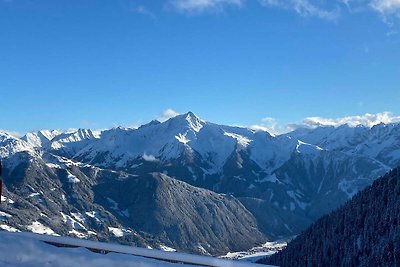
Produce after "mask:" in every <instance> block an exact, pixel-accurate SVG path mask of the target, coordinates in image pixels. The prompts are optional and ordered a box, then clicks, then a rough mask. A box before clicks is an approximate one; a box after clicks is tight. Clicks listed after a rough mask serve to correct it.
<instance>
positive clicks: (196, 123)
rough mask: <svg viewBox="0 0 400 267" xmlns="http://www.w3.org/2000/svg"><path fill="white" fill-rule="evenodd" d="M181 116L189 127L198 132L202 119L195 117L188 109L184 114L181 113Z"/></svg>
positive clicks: (201, 125) (201, 126)
mask: <svg viewBox="0 0 400 267" xmlns="http://www.w3.org/2000/svg"><path fill="white" fill-rule="evenodd" d="M183 117H184V118H185V119H186V121H187V122H188V123H189V127H190V128H192V129H193V130H194V131H195V132H199V131H200V129H201V128H203V124H204V121H203V120H201V119H200V118H199V117H197V116H196V115H195V114H194V113H193V112H191V111H189V112H187V113H186V114H183Z"/></svg>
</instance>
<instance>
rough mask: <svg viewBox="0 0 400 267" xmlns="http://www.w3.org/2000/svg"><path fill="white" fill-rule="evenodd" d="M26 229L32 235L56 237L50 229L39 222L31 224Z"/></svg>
mask: <svg viewBox="0 0 400 267" xmlns="http://www.w3.org/2000/svg"><path fill="white" fill-rule="evenodd" d="M27 229H28V230H29V231H31V232H33V233H37V234H45V235H57V234H56V233H55V232H54V231H53V230H51V228H49V227H47V226H44V225H43V224H41V223H40V222H37V221H36V222H33V223H32V224H31V225H29V226H27Z"/></svg>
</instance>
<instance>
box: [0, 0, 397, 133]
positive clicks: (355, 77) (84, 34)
mask: <svg viewBox="0 0 400 267" xmlns="http://www.w3.org/2000/svg"><path fill="white" fill-rule="evenodd" d="M399 17H400V1H399V0H347V1H346V0H330V1H327V0H326V1H324V0H286V1H282V0H259V1H258V0H165V1H149V0H143V1H135V0H130V1H129V0H96V1H95V0H92V1H89V0H80V1H75V0H68V1H66V0H59V1H54V0H42V1H32V0H0V97H1V104H2V106H1V116H0V129H3V130H8V131H15V132H20V133H23V132H26V131H29V130H37V129H42V128H49V129H67V128H79V127H90V128H95V129H103V128H109V127H113V126H117V125H123V126H133V125H140V124H141V123H145V122H147V121H149V120H151V119H154V118H157V117H159V116H160V113H161V112H162V111H163V110H165V109H168V108H169V109H173V110H174V111H176V112H180V113H182V112H186V111H189V110H191V111H193V112H195V113H196V114H198V115H199V116H200V117H201V118H203V119H205V120H208V121H213V122H217V123H224V124H234V125H243V126H250V125H261V126H267V127H270V126H271V125H275V124H279V125H286V124H288V123H299V122H301V121H303V119H304V118H308V117H315V116H319V117H322V118H342V117H345V116H350V115H363V114H365V113H372V114H375V113H380V112H384V111H389V112H391V114H387V113H385V116H386V117H388V120H390V118H391V117H396V116H397V114H400V105H399V104H398V103H399V100H400V90H399V85H400V33H398V31H399V30H400V28H399V27H400V24H399V22H400V19H399ZM265 118H267V119H265ZM271 118H273V119H271ZM279 127H281V126H279Z"/></svg>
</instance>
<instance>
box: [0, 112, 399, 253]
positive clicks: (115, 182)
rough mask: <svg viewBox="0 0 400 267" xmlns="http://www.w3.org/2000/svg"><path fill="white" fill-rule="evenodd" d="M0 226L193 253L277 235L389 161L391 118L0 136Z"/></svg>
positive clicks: (393, 144)
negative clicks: (2, 188) (276, 131)
mask: <svg viewBox="0 0 400 267" xmlns="http://www.w3.org/2000/svg"><path fill="white" fill-rule="evenodd" d="M0 157H1V158H2V159H3V161H4V166H5V168H6V169H5V177H4V178H5V185H6V188H7V193H6V195H7V196H8V197H9V198H10V199H11V200H10V201H12V203H11V202H10V203H9V205H8V208H4V209H2V210H3V212H5V213H6V214H7V215H4V216H3V215H1V214H0V216H1V217H0V220H3V224H0V227H2V228H3V229H5V228H8V229H13V228H15V229H20V230H32V229H33V230H35V231H38V229H42V230H43V231H50V229H51V231H53V232H55V233H57V234H63V235H66V234H71V235H75V236H80V237H90V238H94V239H100V240H117V241H118V242H122V243H130V244H137V245H142V246H158V247H164V248H166V249H168V247H173V248H175V249H178V250H181V251H188V252H195V253H202V254H208V253H209V254H213V255H215V254H224V253H226V252H228V251H233V250H245V249H248V248H250V247H251V246H255V245H257V244H260V243H262V242H264V241H266V240H271V239H280V238H288V237H291V236H294V235H296V234H298V233H300V231H302V230H304V229H305V228H306V227H307V226H309V225H310V224H311V223H312V222H314V221H315V220H316V219H317V218H319V217H320V216H321V215H323V214H326V213H328V212H330V211H332V210H333V209H335V208H337V207H338V206H340V205H341V204H343V203H344V202H345V201H347V200H348V199H349V198H351V197H352V196H354V195H355V194H356V193H357V192H358V191H360V190H361V189H363V188H365V187H366V186H368V185H370V184H371V183H372V182H373V181H374V180H375V179H376V177H378V176H380V175H382V174H384V173H386V172H387V171H388V170H390V169H391V168H393V167H395V166H397V165H400V124H379V125H376V126H374V127H372V128H369V127H365V126H358V127H350V126H347V125H343V126H340V127H327V126H321V127H317V128H313V129H311V128H299V129H297V130H295V131H293V132H290V133H288V134H283V135H278V136H273V135H271V134H269V133H267V132H263V131H255V130H251V129H247V128H241V127H232V126H224V125H218V124H214V123H210V122H205V121H203V120H201V119H200V118H198V117H197V116H196V115H194V114H193V113H191V112H189V113H186V114H183V115H179V116H176V117H174V118H171V119H169V120H167V121H165V122H163V123H161V122H158V121H152V122H150V123H148V124H145V125H143V126H141V127H139V128H138V129H129V128H121V127H118V128H113V129H110V130H105V131H102V132H96V131H93V130H90V129H79V130H77V131H72V132H59V131H48V130H43V131H38V132H31V133H28V134H26V135H25V136H24V137H22V138H15V137H12V136H10V135H8V134H6V133H0Z"/></svg>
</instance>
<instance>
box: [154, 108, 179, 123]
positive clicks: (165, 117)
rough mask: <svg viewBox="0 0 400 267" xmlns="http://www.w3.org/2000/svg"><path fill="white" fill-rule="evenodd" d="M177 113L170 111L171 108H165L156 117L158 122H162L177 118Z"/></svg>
mask: <svg viewBox="0 0 400 267" xmlns="http://www.w3.org/2000/svg"><path fill="white" fill-rule="evenodd" d="M178 115H179V113H178V112H176V111H175V110H173V109H171V108H167V109H165V110H163V111H162V112H161V113H160V114H159V115H158V117H157V120H158V121H161V122H164V121H166V120H168V119H170V118H173V117H176V116H178Z"/></svg>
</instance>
